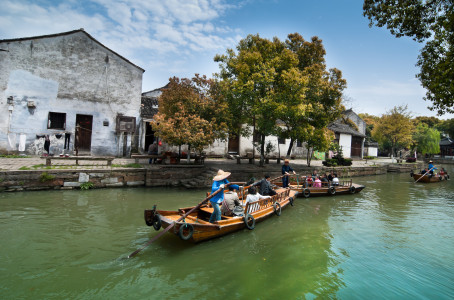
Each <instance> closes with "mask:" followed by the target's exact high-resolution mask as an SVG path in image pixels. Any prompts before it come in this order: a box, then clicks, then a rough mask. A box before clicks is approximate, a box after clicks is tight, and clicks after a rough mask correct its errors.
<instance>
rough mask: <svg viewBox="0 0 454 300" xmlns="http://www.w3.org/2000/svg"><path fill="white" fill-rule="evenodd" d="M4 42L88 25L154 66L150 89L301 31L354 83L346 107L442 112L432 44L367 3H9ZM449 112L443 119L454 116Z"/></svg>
mask: <svg viewBox="0 0 454 300" xmlns="http://www.w3.org/2000/svg"><path fill="white" fill-rule="evenodd" d="M1 2H2V5H1V7H2V8H1V10H0V39H10V38H20V37H30V36H37V35H46V34H54V33H59V32H65V31H71V30H75V29H79V28H84V30H85V31H86V32H87V33H89V34H90V35H92V36H93V37H94V38H95V39H97V40H98V41H100V42H101V43H103V44H104V45H106V46H107V47H109V48H110V49H112V50H113V51H115V52H117V53H119V54H120V55H122V56H124V57H126V58H127V59H128V60H130V61H132V62H133V63H134V64H137V65H139V66H140V67H142V68H143V69H145V73H144V75H143V84H142V90H143V92H145V91H149V90H153V89H156V88H160V87H162V86H164V85H166V84H167V82H168V79H169V78H170V77H173V76H177V77H187V78H191V77H193V76H194V74H195V73H198V74H203V75H207V76H208V77H212V76H213V74H214V73H216V72H219V64H218V63H215V62H214V60H213V58H214V56H215V55H216V54H224V53H226V50H227V49H228V48H232V49H235V47H236V45H237V44H238V42H239V41H240V40H241V39H243V38H245V37H246V36H247V35H248V34H259V35H260V36H261V37H263V38H269V39H271V38H273V37H278V38H279V39H281V40H282V41H284V40H285V39H286V37H287V35H288V34H290V33H295V32H298V33H299V34H301V35H302V36H303V37H304V39H306V40H310V38H311V37H312V36H318V37H319V38H320V39H322V40H323V45H324V47H325V50H326V64H327V67H328V68H337V69H339V70H341V71H342V73H343V77H344V78H345V79H346V80H347V89H346V90H345V91H344V98H345V99H346V101H345V103H344V104H345V106H346V107H347V108H352V109H353V110H354V111H355V112H356V113H368V114H372V115H377V116H380V115H382V114H384V113H386V112H387V111H389V110H390V109H392V108H393V107H394V106H397V105H408V109H409V111H410V112H412V114H413V116H436V112H433V111H430V110H429V109H428V108H427V107H428V106H430V105H431V102H428V101H424V100H423V97H424V95H425V89H424V88H423V87H421V85H420V82H419V80H418V79H417V78H416V77H415V75H416V74H417V73H418V68H417V67H416V66H415V65H416V62H417V59H418V55H419V51H420V49H421V48H422V47H423V44H420V43H417V42H415V41H413V40H412V39H410V38H407V37H404V38H395V37H394V36H392V35H391V34H390V33H389V31H388V30H387V29H386V28H377V27H372V28H370V27H369V26H368V25H369V22H368V20H367V18H365V17H364V16H363V15H362V13H363V11H362V5H363V1H362V0H343V1H339V0H317V1H315V0H293V1H291V0H244V1H242V0H239V1H228V0H119V1H112V0H65V1H58V0H2V1H1ZM453 117H454V115H453V114H446V115H444V116H442V117H440V118H441V119H447V118H453Z"/></svg>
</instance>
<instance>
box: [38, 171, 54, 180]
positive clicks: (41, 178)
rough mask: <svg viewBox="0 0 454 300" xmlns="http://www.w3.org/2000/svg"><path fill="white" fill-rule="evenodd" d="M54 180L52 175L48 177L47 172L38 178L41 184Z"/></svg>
mask: <svg viewBox="0 0 454 300" xmlns="http://www.w3.org/2000/svg"><path fill="white" fill-rule="evenodd" d="M54 179H55V176H54V175H50V174H48V173H47V172H43V173H41V176H39V181H41V182H47V181H52V180H54Z"/></svg>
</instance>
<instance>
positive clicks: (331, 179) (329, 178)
mask: <svg viewBox="0 0 454 300" xmlns="http://www.w3.org/2000/svg"><path fill="white" fill-rule="evenodd" d="M333 178H334V171H331V173H329V175H328V181H333Z"/></svg>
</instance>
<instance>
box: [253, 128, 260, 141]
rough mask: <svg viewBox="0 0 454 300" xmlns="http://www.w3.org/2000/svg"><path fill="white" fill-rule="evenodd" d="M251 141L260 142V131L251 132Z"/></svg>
mask: <svg viewBox="0 0 454 300" xmlns="http://www.w3.org/2000/svg"><path fill="white" fill-rule="evenodd" d="M252 142H254V143H260V133H258V132H257V131H256V132H254V134H253V138H252Z"/></svg>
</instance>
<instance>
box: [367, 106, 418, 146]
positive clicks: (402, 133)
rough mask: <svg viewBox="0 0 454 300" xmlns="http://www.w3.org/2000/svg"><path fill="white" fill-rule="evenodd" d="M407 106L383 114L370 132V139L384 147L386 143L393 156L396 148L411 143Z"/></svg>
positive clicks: (410, 121) (411, 123)
mask: <svg viewBox="0 0 454 300" xmlns="http://www.w3.org/2000/svg"><path fill="white" fill-rule="evenodd" d="M407 109H408V108H407V106H396V107H394V108H393V109H391V110H390V111H388V112H387V113H386V114H384V115H383V116H382V117H381V118H380V119H379V120H378V122H377V124H376V125H375V127H374V129H373V130H372V138H373V139H374V140H376V141H377V142H379V143H380V144H382V145H384V144H386V143H388V144H389V145H390V148H391V153H392V154H393V155H394V154H395V151H396V150H397V148H407V147H409V146H410V145H411V143H412V132H413V128H414V126H413V122H412V120H411V114H410V113H409V112H408V110H407Z"/></svg>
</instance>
